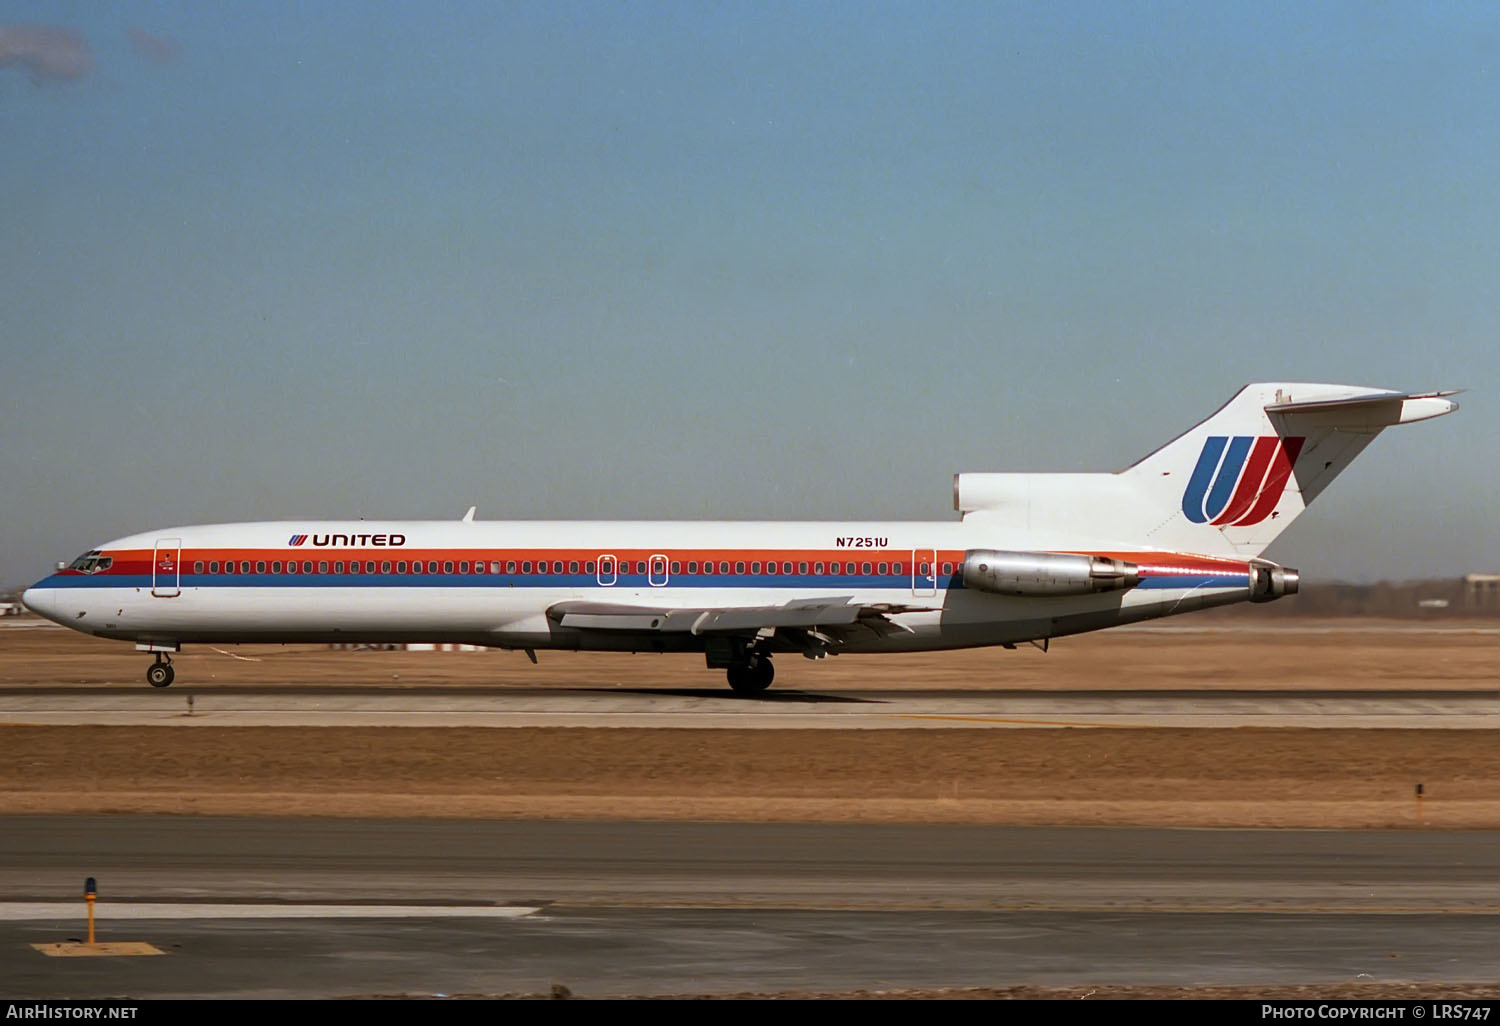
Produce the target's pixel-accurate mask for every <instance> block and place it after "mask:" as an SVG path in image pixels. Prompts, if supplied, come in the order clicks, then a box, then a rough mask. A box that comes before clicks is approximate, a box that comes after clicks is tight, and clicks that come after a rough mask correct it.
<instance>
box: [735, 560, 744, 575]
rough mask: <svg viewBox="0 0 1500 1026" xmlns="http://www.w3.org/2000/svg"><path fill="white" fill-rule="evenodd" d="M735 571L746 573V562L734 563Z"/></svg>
mask: <svg viewBox="0 0 1500 1026" xmlns="http://www.w3.org/2000/svg"><path fill="white" fill-rule="evenodd" d="M734 572H735V573H737V574H742V573H744V572H745V564H744V563H736V564H734Z"/></svg>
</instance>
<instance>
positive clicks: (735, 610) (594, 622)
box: [547, 595, 936, 634]
mask: <svg viewBox="0 0 1500 1026" xmlns="http://www.w3.org/2000/svg"><path fill="white" fill-rule="evenodd" d="M934 608H936V607H932V606H905V605H895V604H891V603H884V602H881V603H874V604H871V603H860V602H855V601H854V597H853V596H852V595H845V596H835V597H832V598H819V599H802V600H800V601H795V602H787V603H784V604H782V605H776V606H698V607H687V608H677V607H672V608H668V607H665V606H662V607H654V606H622V605H610V604H607V603H601V602H582V601H569V602H559V603H557V604H556V605H554V606H552V607H550V608H549V609H548V610H547V616H548V617H549V618H550V619H552V620H554V621H556V622H557V623H558V625H559V626H562V627H572V628H576V629H579V630H603V631H636V632H658V633H673V632H682V633H688V634H757V633H759V632H761V631H765V630H770V631H775V630H777V629H782V628H785V629H788V630H794V629H796V630H803V631H817V632H820V633H839V632H842V631H844V630H848V629H851V628H866V629H869V630H874V631H875V632H876V633H879V634H892V633H898V632H900V631H908V632H909V628H907V627H904V626H902V625H901V624H899V623H896V622H895V621H893V620H892V619H891V615H892V614H894V613H909V612H917V611H919V610H928V609H934Z"/></svg>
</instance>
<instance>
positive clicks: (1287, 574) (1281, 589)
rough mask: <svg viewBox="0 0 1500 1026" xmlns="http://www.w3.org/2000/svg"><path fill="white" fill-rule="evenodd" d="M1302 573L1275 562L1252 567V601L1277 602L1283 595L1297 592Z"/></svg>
mask: <svg viewBox="0 0 1500 1026" xmlns="http://www.w3.org/2000/svg"><path fill="white" fill-rule="evenodd" d="M1301 583H1302V575H1301V574H1299V573H1298V572H1297V571H1295V570H1292V569H1290V568H1289V567H1284V566H1275V565H1274V564H1265V565H1257V564H1252V565H1251V567H1250V601H1251V602H1275V601H1276V600H1277V599H1279V598H1281V596H1283V595H1295V594H1297V588H1298V587H1299V586H1300V585H1301Z"/></svg>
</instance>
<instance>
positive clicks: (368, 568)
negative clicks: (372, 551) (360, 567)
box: [365, 559, 375, 574]
mask: <svg viewBox="0 0 1500 1026" xmlns="http://www.w3.org/2000/svg"><path fill="white" fill-rule="evenodd" d="M374 572H375V561H374V560H373V559H367V560H365V573H367V574H373V573H374Z"/></svg>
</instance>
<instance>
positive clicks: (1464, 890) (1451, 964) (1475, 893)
mask: <svg viewBox="0 0 1500 1026" xmlns="http://www.w3.org/2000/svg"><path fill="white" fill-rule="evenodd" d="M0 825H3V829H0V994H4V995H7V996H27V997H73V998H80V997H108V996H131V997H138V998H151V997H195V996H217V997H224V996H238V997H337V996H356V995H369V994H408V995H417V994H433V993H444V994H454V993H468V994H504V993H546V992H547V991H548V989H549V988H550V987H551V986H552V985H553V984H562V985H564V986H566V987H568V988H569V989H570V990H571V991H572V992H573V993H575V994H577V995H579V996H584V997H607V996H620V995H632V994H640V995H651V994H680V993H732V992H748V991H758V992H765V991H778V990H814V991H820V990H840V989H899V988H933V987H965V986H991V987H993V986H1014V985H1027V984H1029V985H1053V986H1073V985H1090V984H1092V985H1137V986H1140V985H1153V984H1154V985H1168V986H1192V985H1203V984H1242V985H1267V986H1269V985H1275V984H1295V983H1347V982H1359V981H1364V982H1378V981H1437V982H1479V981H1490V980H1493V979H1494V977H1495V974H1496V971H1497V969H1500V965H1497V958H1496V955H1495V951H1496V950H1497V947H1500V946H1497V944H1496V940H1497V938H1500V892H1497V890H1496V888H1495V885H1494V881H1495V880H1496V879H1500V843H1497V842H1500V834H1497V833H1495V832H1485V831H1464V832H1451V833H1449V832H1424V831H1416V830H1414V831H1297V830H1278V831H1222V830H1220V831H1199V830H1134V829H1117V830H1110V829H1057V828H1029V829H1028V828H998V827H901V826H861V825H846V826H826V825H806V824H727V823H726V824H708V823H541V822H473V821H461V822H460V821H444V820H427V821H401V820H387V821H358V820H317V819H270V818H267V819H254V818H245V819H229V818H214V817H151V816H132V817H109V816H99V817H9V818H6V819H5V820H4V821H3V824H0ZM85 876H93V877H96V878H97V879H98V881H99V892H100V900H99V904H98V925H99V931H100V939H105V940H120V941H126V940H129V941H144V942H148V943H150V944H152V945H154V946H155V947H156V948H158V949H160V950H161V951H163V952H165V954H164V955H163V956H160V957H133V958H49V957H47V956H45V955H43V954H41V953H40V952H38V951H37V950H36V949H34V948H33V947H32V945H34V944H42V943H46V942H52V941H62V940H67V939H68V938H70V937H78V936H79V935H80V934H81V932H82V929H83V925H82V924H83V903H82V901H81V885H82V882H83V879H84V877H85ZM70 899H71V900H72V901H73V902H74V903H75V905H76V908H75V911H74V913H73V914H71V915H69V914H67V905H66V903H67V902H68V901H69V900H70ZM39 902H42V903H47V904H46V905H45V907H44V906H40V905H38V904H36V903H39ZM54 903H62V907H60V908H59V907H57V906H56V905H55V904H54Z"/></svg>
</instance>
